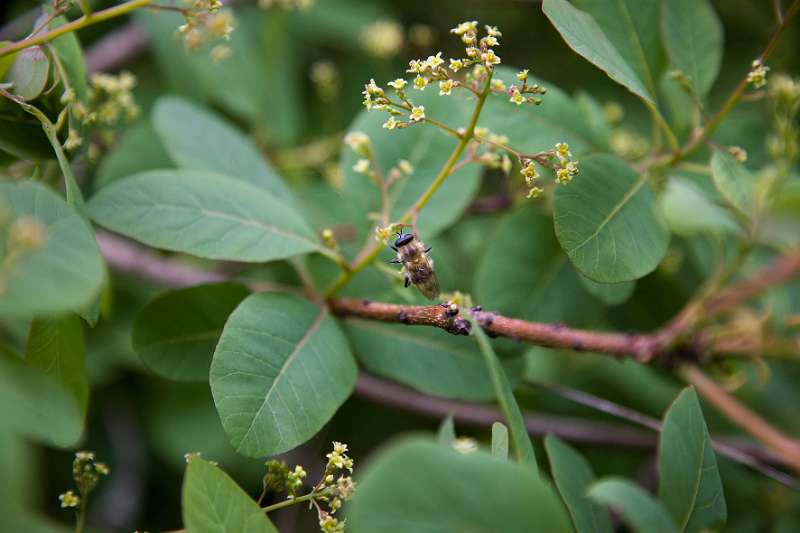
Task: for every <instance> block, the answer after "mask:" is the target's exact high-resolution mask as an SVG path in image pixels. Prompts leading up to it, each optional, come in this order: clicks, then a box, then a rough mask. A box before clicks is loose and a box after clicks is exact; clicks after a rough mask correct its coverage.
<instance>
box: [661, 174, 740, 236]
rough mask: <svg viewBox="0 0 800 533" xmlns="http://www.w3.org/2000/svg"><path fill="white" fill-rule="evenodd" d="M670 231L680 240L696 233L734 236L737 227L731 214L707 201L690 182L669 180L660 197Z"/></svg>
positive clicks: (700, 191)
mask: <svg viewBox="0 0 800 533" xmlns="http://www.w3.org/2000/svg"><path fill="white" fill-rule="evenodd" d="M660 203H661V210H662V211H663V212H664V218H665V219H666V221H667V225H668V226H669V227H670V229H671V230H672V231H673V232H675V233H677V234H678V235H681V236H683V237H689V236H693V235H698V234H717V235H724V234H736V233H738V232H739V231H740V230H739V226H738V225H737V224H736V221H735V220H734V219H733V217H731V215H730V213H729V212H728V211H726V210H725V209H723V208H722V207H720V206H718V205H717V204H715V203H714V202H712V201H711V199H709V198H708V196H707V195H706V193H705V192H703V190H702V189H701V188H700V187H698V186H697V185H695V184H694V183H693V182H692V181H690V180H688V179H685V178H680V177H672V178H670V180H669V183H667V189H666V191H664V193H663V194H662V195H661V198H660Z"/></svg>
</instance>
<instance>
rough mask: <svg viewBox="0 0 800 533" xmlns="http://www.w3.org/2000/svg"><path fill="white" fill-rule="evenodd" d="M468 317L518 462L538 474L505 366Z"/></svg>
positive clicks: (482, 333)
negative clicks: (506, 423)
mask: <svg viewBox="0 0 800 533" xmlns="http://www.w3.org/2000/svg"><path fill="white" fill-rule="evenodd" d="M468 316H469V321H470V324H472V332H471V334H472V335H473V336H474V337H475V340H476V341H477V342H478V346H479V347H480V349H481V353H482V354H483V358H484V361H485V362H486V369H487V370H488V372H489V376H490V377H491V378H492V385H493V386H494V390H495V395H496V397H497V403H499V404H500V410H501V411H502V412H503V416H504V417H505V419H506V422H508V427H509V430H510V432H511V442H512V443H513V444H514V455H515V456H516V458H517V461H519V462H520V463H523V464H526V465H529V467H530V469H531V470H532V471H533V472H535V473H537V474H538V472H539V470H538V466H537V465H536V453H535V452H534V451H533V444H531V437H530V435H528V429H527V428H526V427H525V419H524V418H523V417H522V411H521V410H520V408H519V404H518V403H517V399H516V398H515V397H514V391H513V390H512V389H511V384H510V383H509V381H508V378H507V377H506V373H505V372H504V371H503V365H501V364H500V360H499V359H498V358H497V354H496V353H494V348H492V345H491V343H490V342H489V338H488V337H487V336H486V333H484V332H483V329H482V328H481V327H480V325H479V324H478V322H477V321H476V320H475V319H474V318H473V317H472V316H471V315H468Z"/></svg>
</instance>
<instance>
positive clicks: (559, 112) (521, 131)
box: [425, 67, 607, 156]
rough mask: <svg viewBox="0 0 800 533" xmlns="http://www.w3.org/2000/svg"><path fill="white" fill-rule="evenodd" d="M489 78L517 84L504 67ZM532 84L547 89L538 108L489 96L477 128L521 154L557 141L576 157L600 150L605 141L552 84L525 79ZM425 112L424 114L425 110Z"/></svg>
mask: <svg viewBox="0 0 800 533" xmlns="http://www.w3.org/2000/svg"><path fill="white" fill-rule="evenodd" d="M493 79H499V80H503V81H504V82H505V84H506V85H507V86H509V87H510V86H511V85H515V84H517V85H518V84H519V80H517V77H516V71H515V70H513V69H511V68H508V67H498V68H497V69H496V70H495V74H494V77H493ZM535 83H536V84H539V85H540V86H542V87H544V88H546V89H547V94H546V95H544V96H543V97H542V101H543V102H542V105H539V106H533V105H526V106H521V107H520V106H517V105H516V104H514V103H512V102H509V101H508V98H501V97H498V96H495V97H491V98H489V99H488V100H487V101H486V105H485V106H484V110H483V112H482V113H481V117H480V119H479V120H478V125H479V126H481V127H486V128H489V129H490V130H491V131H492V132H493V133H497V134H501V135H507V136H508V138H509V146H513V147H514V149H515V150H519V151H521V152H539V151H542V150H546V149H548V148H552V147H553V146H554V145H555V143H557V142H566V143H568V144H569V147H570V151H572V153H573V154H575V155H576V156H580V155H582V154H585V153H587V152H592V151H596V150H598V149H600V148H602V147H603V143H604V142H607V141H606V140H605V139H603V140H599V139H598V138H597V136H596V135H595V134H594V132H593V131H592V130H591V128H590V126H589V124H588V122H587V120H586V118H585V117H584V115H583V113H582V112H581V110H580V109H579V108H578V106H577V105H576V102H575V101H574V100H573V99H572V98H570V96H569V95H568V94H567V93H566V92H564V91H563V90H561V89H559V88H558V87H557V86H556V85H555V84H553V83H550V82H548V81H545V80H541V79H538V78H535V77H533V76H529V78H528V84H530V85H533V84H535ZM425 109H426V112H427V107H426V108H425Z"/></svg>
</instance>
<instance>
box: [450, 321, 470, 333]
mask: <svg viewBox="0 0 800 533" xmlns="http://www.w3.org/2000/svg"><path fill="white" fill-rule="evenodd" d="M469 330H470V324H469V322H468V321H467V320H465V319H463V318H461V317H457V318H455V319H454V320H453V323H452V326H451V328H450V331H452V333H454V334H455V335H469Z"/></svg>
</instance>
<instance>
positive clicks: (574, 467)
mask: <svg viewBox="0 0 800 533" xmlns="http://www.w3.org/2000/svg"><path fill="white" fill-rule="evenodd" d="M544 447H545V449H546V450H547V457H548V458H549V459H550V471H551V472H552V474H553V480H554V481H555V482H556V487H557V488H558V492H559V493H560V494H561V499H563V500H564V503H565V504H566V505H567V510H569V514H570V517H571V518H572V523H573V524H574V525H575V531H580V532H581V533H584V532H585V533H588V532H608V533H611V532H613V531H614V527H613V526H612V525H611V518H610V517H609V516H608V511H606V510H605V509H603V507H601V506H600V505H598V504H597V503H595V502H593V501H591V500H590V499H589V498H588V497H587V496H586V490H587V489H588V487H589V485H590V484H591V483H592V482H594V471H592V467H591V466H590V465H589V463H588V462H587V461H586V459H584V458H583V456H582V455H581V454H579V453H578V452H577V451H575V450H574V449H572V448H571V447H570V446H568V445H567V444H565V443H564V442H562V441H561V440H560V439H559V438H558V437H556V436H555V435H547V437H545V439H544Z"/></svg>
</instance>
